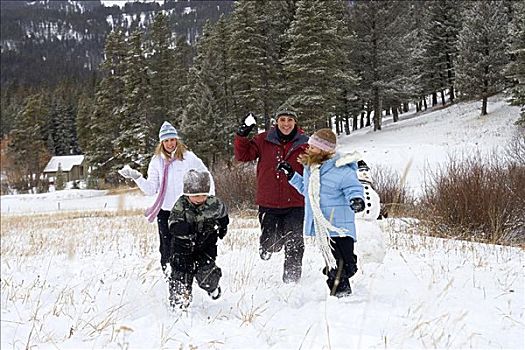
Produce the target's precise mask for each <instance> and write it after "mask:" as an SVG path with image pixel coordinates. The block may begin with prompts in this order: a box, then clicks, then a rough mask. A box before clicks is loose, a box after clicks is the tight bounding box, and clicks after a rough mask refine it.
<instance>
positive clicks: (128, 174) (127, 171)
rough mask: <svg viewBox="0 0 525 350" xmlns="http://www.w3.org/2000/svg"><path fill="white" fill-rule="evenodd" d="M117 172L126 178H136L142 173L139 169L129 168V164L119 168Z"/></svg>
mask: <svg viewBox="0 0 525 350" xmlns="http://www.w3.org/2000/svg"><path fill="white" fill-rule="evenodd" d="M118 173H119V174H120V175H122V176H123V177H124V178H126V179H133V180H136V179H138V178H139V177H141V176H142V174H141V173H140V172H139V171H137V170H135V169H132V168H130V167H129V165H124V167H123V168H122V169H120V170H119V171H118Z"/></svg>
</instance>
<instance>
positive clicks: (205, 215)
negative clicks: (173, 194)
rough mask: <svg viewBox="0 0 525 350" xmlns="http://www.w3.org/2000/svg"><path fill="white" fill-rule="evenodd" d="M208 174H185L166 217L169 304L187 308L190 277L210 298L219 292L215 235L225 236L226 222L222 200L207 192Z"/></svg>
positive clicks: (199, 172) (195, 172) (219, 271)
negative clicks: (179, 191)
mask: <svg viewBox="0 0 525 350" xmlns="http://www.w3.org/2000/svg"><path fill="white" fill-rule="evenodd" d="M209 191H210V174H209V173H207V172H204V171H198V170H195V169H191V170H189V171H188V172H187V173H186V174H185V175H184V189H183V195H182V196H180V198H179V199H178V200H177V202H175V205H174V206H173V209H172V210H171V213H170V217H169V219H168V225H169V228H170V232H171V234H172V237H173V238H172V244H171V262H170V263H171V271H172V272H171V279H170V281H169V285H170V296H169V301H170V306H171V307H173V308H181V309H186V308H187V307H188V306H189V304H190V302H191V294H192V284H193V278H194V277H195V279H196V280H197V283H198V285H199V287H201V288H202V289H204V290H205V291H206V292H208V294H209V295H210V297H211V298H212V299H214V300H215V299H218V298H219V297H220V296H221V288H220V286H219V280H220V278H221V276H222V272H221V269H220V268H219V267H218V266H217V265H216V264H215V258H216V257H217V238H220V239H222V238H224V236H225V235H226V232H227V227H228V223H229V218H228V212H227V209H226V206H225V205H224V203H223V202H222V201H221V200H220V199H219V198H217V197H215V196H210V195H209V194H208V193H209Z"/></svg>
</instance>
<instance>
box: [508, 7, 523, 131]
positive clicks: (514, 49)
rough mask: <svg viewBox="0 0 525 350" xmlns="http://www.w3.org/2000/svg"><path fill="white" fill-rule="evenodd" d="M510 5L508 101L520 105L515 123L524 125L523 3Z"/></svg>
mask: <svg viewBox="0 0 525 350" xmlns="http://www.w3.org/2000/svg"><path fill="white" fill-rule="evenodd" d="M512 5H513V7H512V8H513V13H514V16H513V20H512V22H511V24H510V28H511V29H510V34H511V36H510V38H511V46H510V55H511V57H513V60H512V61H511V62H510V63H509V66H508V68H507V75H508V78H509V79H511V80H512V81H513V82H514V83H515V86H514V88H513V89H512V98H511V99H510V102H511V104H512V105H514V106H521V114H520V116H521V117H520V119H519V120H518V121H517V124H519V125H522V126H525V3H524V2H519V1H518V2H515V3H513V4H512Z"/></svg>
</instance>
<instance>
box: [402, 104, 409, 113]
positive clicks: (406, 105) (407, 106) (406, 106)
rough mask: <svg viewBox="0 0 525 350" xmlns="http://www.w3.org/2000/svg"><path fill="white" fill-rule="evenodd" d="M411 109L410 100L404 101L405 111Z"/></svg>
mask: <svg viewBox="0 0 525 350" xmlns="http://www.w3.org/2000/svg"><path fill="white" fill-rule="evenodd" d="M409 110H410V104H409V103H408V102H403V112H405V113H406V112H408V111H409Z"/></svg>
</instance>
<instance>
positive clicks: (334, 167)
mask: <svg viewBox="0 0 525 350" xmlns="http://www.w3.org/2000/svg"><path fill="white" fill-rule="evenodd" d="M359 159H361V157H360V155H359V154H357V153H350V154H344V155H341V154H336V155H335V156H334V157H333V158H331V159H329V160H327V161H325V162H324V163H323V164H322V165H321V168H320V177H321V188H320V191H319V192H320V197H321V198H320V206H321V211H322V212H323V214H324V216H325V218H326V219H327V220H328V221H329V222H330V223H331V224H332V225H334V226H335V227H338V228H343V229H346V230H347V232H346V233H345V234H339V233H337V232H330V235H331V236H332V237H337V236H344V235H346V236H351V237H352V238H353V239H354V241H355V240H356V232H355V222H354V219H355V217H354V211H353V210H352V209H351V208H350V199H352V198H356V197H359V198H362V199H364V194H363V185H362V184H361V182H359V180H358V178H357V163H356V162H357V161H358V160H359ZM310 175H311V169H310V167H308V166H305V167H304V173H303V175H302V176H301V175H300V174H298V173H295V174H294V176H293V177H292V178H291V179H290V184H291V185H292V186H294V187H295V189H297V191H299V193H301V194H302V195H303V196H304V200H305V214H304V229H303V230H304V234H305V235H308V236H313V235H315V229H314V221H313V212H312V206H311V203H310V198H309V196H308V192H309V189H308V183H309V181H310Z"/></svg>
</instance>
